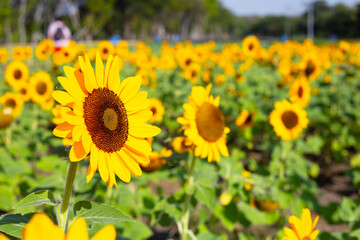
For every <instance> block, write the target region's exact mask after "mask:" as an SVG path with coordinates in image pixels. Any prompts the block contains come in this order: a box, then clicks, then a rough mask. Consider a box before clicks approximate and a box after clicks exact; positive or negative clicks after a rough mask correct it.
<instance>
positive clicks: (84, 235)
mask: <svg viewBox="0 0 360 240" xmlns="http://www.w3.org/2000/svg"><path fill="white" fill-rule="evenodd" d="M49 237H50V236H49ZM78 239H84V240H87V239H89V234H88V232H87V228H86V222H85V219H84V218H83V217H78V218H76V219H75V220H74V221H73V222H72V224H71V225H70V227H69V231H68V233H67V235H66V240H78Z"/></svg>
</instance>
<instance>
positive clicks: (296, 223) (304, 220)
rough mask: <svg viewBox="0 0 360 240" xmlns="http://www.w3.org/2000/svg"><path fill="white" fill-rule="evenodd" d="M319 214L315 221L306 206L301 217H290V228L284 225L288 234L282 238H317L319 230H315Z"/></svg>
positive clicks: (286, 239)
mask: <svg viewBox="0 0 360 240" xmlns="http://www.w3.org/2000/svg"><path fill="white" fill-rule="evenodd" d="M318 220H319V216H316V217H315V219H314V221H313V220H312V219H311V212H310V210H309V209H308V208H304V209H303V210H302V213H301V219H299V218H298V217H296V216H290V217H289V225H290V228H287V227H284V231H285V234H286V236H285V237H283V238H282V240H304V239H306V240H315V239H316V237H317V235H318V234H319V230H315V227H316V224H317V222H318Z"/></svg>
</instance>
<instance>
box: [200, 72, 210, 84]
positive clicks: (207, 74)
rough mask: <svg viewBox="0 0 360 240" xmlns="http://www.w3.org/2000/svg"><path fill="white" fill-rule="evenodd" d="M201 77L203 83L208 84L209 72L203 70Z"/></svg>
mask: <svg viewBox="0 0 360 240" xmlns="http://www.w3.org/2000/svg"><path fill="white" fill-rule="evenodd" d="M201 77H202V80H203V81H204V82H206V83H208V82H210V78H211V72H210V71H209V70H205V71H203V73H202V75H201Z"/></svg>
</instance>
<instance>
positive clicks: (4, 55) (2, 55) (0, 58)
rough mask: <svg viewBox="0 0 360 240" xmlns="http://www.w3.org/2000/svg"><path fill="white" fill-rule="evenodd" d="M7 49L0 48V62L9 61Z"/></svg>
mask: <svg viewBox="0 0 360 240" xmlns="http://www.w3.org/2000/svg"><path fill="white" fill-rule="evenodd" d="M9 57H10V55H9V51H8V50H7V49H6V48H0V63H6V62H7V61H9Z"/></svg>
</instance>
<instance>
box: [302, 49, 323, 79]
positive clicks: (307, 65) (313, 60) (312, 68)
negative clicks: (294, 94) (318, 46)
mask: <svg viewBox="0 0 360 240" xmlns="http://www.w3.org/2000/svg"><path fill="white" fill-rule="evenodd" d="M299 68H300V69H301V70H302V71H303V74H304V75H305V76H306V77H307V78H308V79H309V80H310V81H313V80H315V79H316V78H317V77H318V76H319V75H320V74H321V64H320V60H319V58H318V57H317V56H316V55H315V54H314V53H311V54H305V55H303V56H302V57H301V61H300V63H299Z"/></svg>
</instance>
